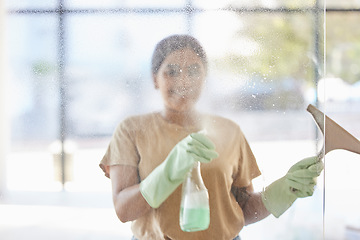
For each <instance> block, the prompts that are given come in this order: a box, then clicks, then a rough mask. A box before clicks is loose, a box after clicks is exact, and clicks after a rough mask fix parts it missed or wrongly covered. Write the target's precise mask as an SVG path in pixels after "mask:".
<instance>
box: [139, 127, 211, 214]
mask: <svg viewBox="0 0 360 240" xmlns="http://www.w3.org/2000/svg"><path fill="white" fill-rule="evenodd" d="M217 157H218V153H217V152H216V151H215V145H214V143H213V142H212V141H211V140H210V139H209V138H208V137H206V136H205V135H204V134H202V133H192V134H190V135H189V136H187V137H186V138H184V139H183V140H181V141H180V142H179V143H178V144H176V145H175V147H174V148H173V149H172V150H171V152H170V153H169V155H168V156H167V157H166V159H165V161H164V162H162V163H161V164H160V165H159V166H158V167H156V168H155V169H154V170H153V171H152V172H151V173H150V174H149V176H147V177H146V178H145V179H144V180H143V181H142V182H141V183H140V192H141V194H142V195H143V197H144V198H145V200H146V201H147V202H148V204H149V205H150V206H151V207H153V208H157V207H159V206H160V204H161V203H162V202H163V201H165V199H167V198H168V196H169V195H170V194H171V193H172V192H173V191H175V189H176V188H177V187H178V186H179V185H180V184H181V183H182V182H183V181H184V179H185V177H186V174H187V173H188V172H189V170H190V169H191V168H192V167H193V166H194V163H195V162H197V161H199V162H204V163H207V162H210V161H211V160H213V159H214V158H217Z"/></svg>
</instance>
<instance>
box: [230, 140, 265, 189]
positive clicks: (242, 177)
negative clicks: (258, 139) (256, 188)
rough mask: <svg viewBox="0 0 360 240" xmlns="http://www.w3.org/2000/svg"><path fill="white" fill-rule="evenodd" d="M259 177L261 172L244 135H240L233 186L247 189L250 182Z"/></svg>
mask: <svg viewBox="0 0 360 240" xmlns="http://www.w3.org/2000/svg"><path fill="white" fill-rule="evenodd" d="M260 175H261V172H260V170H259V167H258V165H257V162H256V158H255V156H254V154H253V152H252V150H251V148H250V145H249V143H248V141H247V140H246V138H245V137H244V135H243V134H241V140H240V158H239V168H238V172H237V174H236V176H235V177H234V182H233V186H235V187H248V186H250V184H251V181H252V180H253V179H254V178H256V177H258V176H260Z"/></svg>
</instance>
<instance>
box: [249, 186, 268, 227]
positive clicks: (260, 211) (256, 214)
mask: <svg viewBox="0 0 360 240" xmlns="http://www.w3.org/2000/svg"><path fill="white" fill-rule="evenodd" d="M243 212H244V217H245V225H249V224H252V223H256V222H258V221H260V220H262V219H264V218H266V217H267V216H269V215H270V212H269V211H268V210H267V209H266V208H265V205H264V203H263V201H262V200H261V193H255V192H250V193H249V199H248V201H247V202H246V204H245V206H244V208H243Z"/></svg>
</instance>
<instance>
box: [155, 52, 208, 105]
mask: <svg viewBox="0 0 360 240" xmlns="http://www.w3.org/2000/svg"><path fill="white" fill-rule="evenodd" d="M205 76H206V70H205V67H204V65H203V63H202V61H201V58H200V57H199V56H198V55H196V53H195V52H194V51H192V50H191V49H186V48H185V49H180V50H177V51H174V52H172V53H171V54H169V55H168V56H167V57H166V58H165V60H164V62H163V63H162V65H161V66H160V68H159V71H158V72H157V74H156V75H154V83H155V88H157V89H159V90H160V92H161V95H162V97H163V100H164V104H165V107H166V108H167V109H169V110H173V111H177V112H183V111H189V110H191V109H192V108H193V107H194V105H195V103H196V102H197V100H198V99H199V97H200V93H201V90H202V87H203V83H204V80H205Z"/></svg>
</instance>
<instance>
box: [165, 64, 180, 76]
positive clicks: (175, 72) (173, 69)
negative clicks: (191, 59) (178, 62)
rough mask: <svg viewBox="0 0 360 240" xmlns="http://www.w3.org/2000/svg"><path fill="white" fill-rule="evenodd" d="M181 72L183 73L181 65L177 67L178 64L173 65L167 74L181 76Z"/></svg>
mask: <svg viewBox="0 0 360 240" xmlns="http://www.w3.org/2000/svg"><path fill="white" fill-rule="evenodd" d="M180 73H181V69H180V68H179V67H176V66H171V67H169V68H168V69H167V71H166V74H167V75H168V76H169V77H178V76H180Z"/></svg>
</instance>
